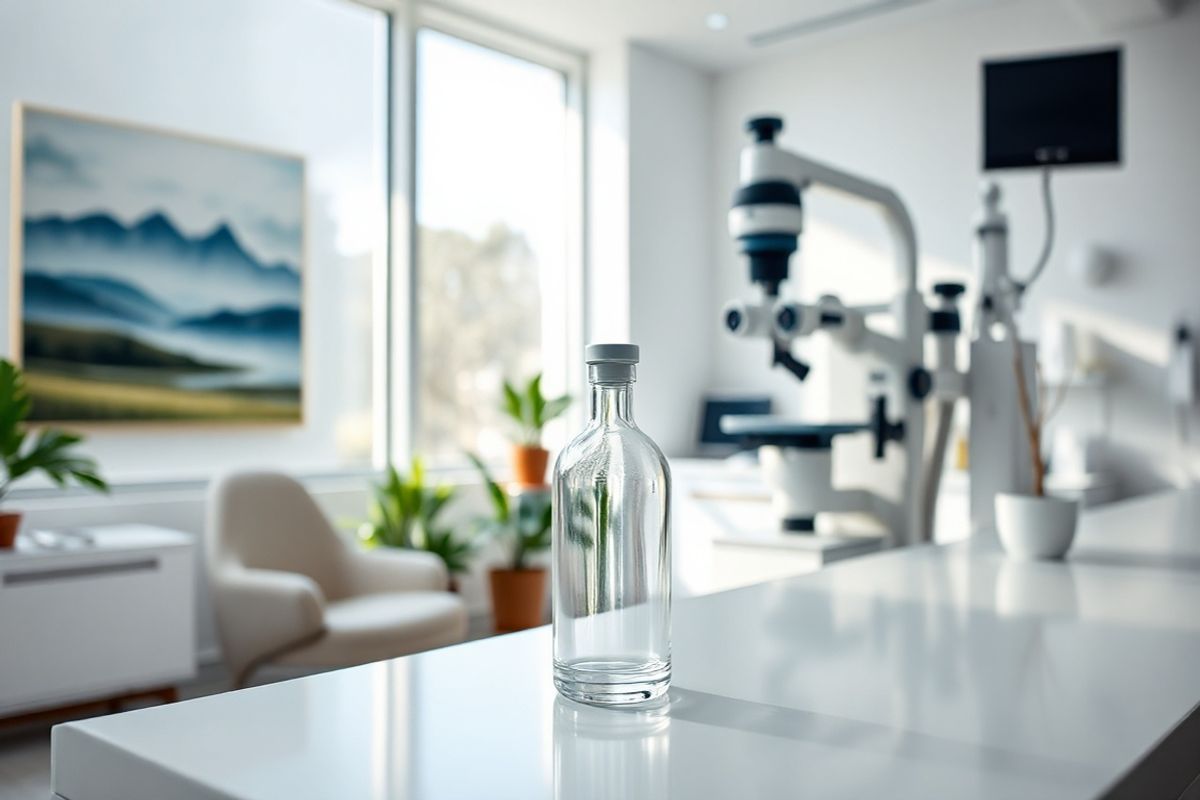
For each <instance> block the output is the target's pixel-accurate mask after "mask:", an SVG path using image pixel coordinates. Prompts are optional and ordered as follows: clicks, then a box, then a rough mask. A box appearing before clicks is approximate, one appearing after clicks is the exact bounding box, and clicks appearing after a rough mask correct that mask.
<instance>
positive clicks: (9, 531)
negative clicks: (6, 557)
mask: <svg viewBox="0 0 1200 800" xmlns="http://www.w3.org/2000/svg"><path fill="white" fill-rule="evenodd" d="M19 530H21V513H20V512H19V511H0V550H11V549H12V548H13V545H15V544H16V543H17V531H19Z"/></svg>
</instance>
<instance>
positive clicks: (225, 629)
mask: <svg viewBox="0 0 1200 800" xmlns="http://www.w3.org/2000/svg"><path fill="white" fill-rule="evenodd" d="M212 588H213V602H214V605H215V606H216V611H217V615H218V618H219V619H220V622H221V626H220V627H221V646H222V649H223V651H224V656H225V659H226V661H227V662H228V664H229V667H230V671H231V672H233V674H234V675H235V676H241V675H243V674H244V673H245V672H246V671H247V669H248V668H249V667H251V666H253V665H254V664H256V663H257V662H259V661H261V660H264V659H266V658H270V657H271V656H273V655H276V654H278V653H280V652H283V651H286V650H288V649H290V648H291V647H292V646H294V645H298V644H301V643H303V642H306V641H309V640H311V639H312V638H314V637H316V636H319V635H320V634H321V632H322V631H323V630H324V629H325V597H324V594H323V593H322V592H321V588H320V587H319V586H317V584H316V582H315V581H313V580H312V579H311V578H309V577H308V576H306V575H300V574H298V573H294V572H281V571H278V570H267V569H248V568H243V567H231V568H228V569H225V570H222V571H220V572H219V573H217V574H215V575H213V578H212Z"/></svg>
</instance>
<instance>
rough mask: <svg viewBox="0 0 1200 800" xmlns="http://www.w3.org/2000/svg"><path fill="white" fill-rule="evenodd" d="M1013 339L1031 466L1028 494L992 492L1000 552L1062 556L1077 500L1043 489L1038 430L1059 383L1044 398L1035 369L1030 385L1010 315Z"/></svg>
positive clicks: (1073, 523) (1071, 534) (1060, 396)
mask: <svg viewBox="0 0 1200 800" xmlns="http://www.w3.org/2000/svg"><path fill="white" fill-rule="evenodd" d="M1006 328H1007V330H1008V335H1009V338H1010V339H1011V341H1012V342H1013V347H1014V355H1013V370H1014V372H1015V373H1016V375H1015V379H1016V385H1017V406H1018V408H1019V409H1020V412H1021V422H1022V425H1023V427H1024V433H1025V438H1026V440H1027V442H1028V445H1029V456H1030V461H1031V466H1032V468H1033V485H1032V487H1031V489H1032V492H1031V493H1030V494H1021V493H1015V492H999V493H997V494H996V501H995V502H996V531H997V533H998V534H999V536H1000V543H1001V544H1002V545H1003V546H1004V550H1005V552H1007V553H1008V554H1009V555H1011V556H1013V557H1015V558H1021V559H1050V558H1062V557H1063V556H1064V555H1065V554H1066V552H1067V550H1069V549H1070V547H1071V542H1072V541H1073V540H1074V538H1075V526H1076V522H1077V521H1078V517H1079V503H1078V501H1077V500H1072V499H1067V498H1062V497H1050V496H1048V495H1047V494H1046V461H1045V459H1044V458H1043V457H1042V442H1043V433H1044V430H1045V425H1046V421H1047V420H1048V419H1049V418H1050V416H1052V415H1053V413H1054V412H1055V411H1056V410H1057V408H1058V406H1059V405H1060V404H1061V402H1062V400H1063V397H1064V391H1065V389H1064V387H1063V386H1060V387H1059V393H1058V396H1057V397H1056V398H1055V399H1054V400H1053V401H1052V402H1050V403H1047V397H1046V391H1045V383H1044V381H1042V380H1041V379H1040V375H1037V374H1036V373H1037V371H1036V369H1035V371H1034V372H1035V383H1036V385H1035V386H1034V387H1030V386H1029V383H1028V380H1027V379H1026V371H1025V359H1024V355H1023V352H1022V346H1021V340H1020V337H1019V336H1018V334H1017V327H1016V323H1015V322H1013V320H1012V318H1011V316H1010V317H1009V319H1008V322H1007V324H1006ZM1031 389H1033V390H1034V391H1036V396H1037V399H1038V404H1037V408H1036V409H1034V408H1033V403H1032V397H1031V396H1032V395H1033V392H1031Z"/></svg>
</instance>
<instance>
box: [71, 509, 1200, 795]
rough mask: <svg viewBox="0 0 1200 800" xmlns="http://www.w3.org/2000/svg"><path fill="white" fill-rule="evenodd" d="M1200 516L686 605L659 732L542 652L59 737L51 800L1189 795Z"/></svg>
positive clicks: (167, 710)
mask: <svg viewBox="0 0 1200 800" xmlns="http://www.w3.org/2000/svg"><path fill="white" fill-rule="evenodd" d="M1198 511H1200V495H1198V494H1196V493H1190V494H1188V493H1177V494H1169V495H1160V496H1156V497H1153V498H1149V499H1143V500H1138V501H1133V502H1130V503H1126V504H1119V505H1117V506H1110V507H1108V508H1107V509H1105V510H1102V511H1099V512H1096V513H1095V514H1090V515H1086V516H1085V518H1084V522H1083V526H1082V530H1081V534H1080V538H1079V540H1078V541H1077V545H1076V549H1075V550H1074V551H1073V552H1072V554H1071V557H1070V559H1069V560H1068V561H1067V562H1065V563H1019V562H1013V561H1009V560H1006V559H1005V558H1004V557H1003V556H1002V555H1001V554H1000V553H998V552H996V551H995V550H994V549H992V548H990V547H988V546H986V545H980V544H967V543H964V544H957V545H950V546H945V547H932V546H930V547H922V548H913V549H909V550H906V551H892V552H889V553H885V554H881V555H877V556H868V557H865V558H860V559H855V560H852V561H847V562H844V563H841V564H838V565H836V566H834V567H832V568H830V569H827V570H824V571H822V572H820V573H816V574H812V575H806V576H802V577H798V578H792V579H787V580H780V581H775V582H772V583H767V584H762V585H758V586H752V587H748V588H744V589H739V590H736V591H730V592H724V593H721V594H716V595H709V596H705V597H696V598H689V599H686V600H683V601H681V602H679V603H678V604H677V606H676V611H675V621H674V637H673V639H674V668H675V673H674V681H673V685H672V689H671V693H670V703H669V705H668V706H667V707H666V708H664V709H660V710H658V711H648V712H628V711H609V710H600V709H592V708H588V707H584V706H578V705H575V704H571V703H568V702H566V701H563V700H559V699H558V698H557V697H556V695H555V692H554V689H553V687H552V685H551V680H550V636H549V630H548V629H547V628H541V629H537V630H534V631H528V632H525V633H520V634H513V635H509V636H503V637H498V638H494V639H490V640H485V641H480V642H474V643H471V644H466V645H460V646H457V647H451V648H447V649H444V650H439V651H434V652H430V653H425V654H422V655H418V656H412V657H409V658H402V659H397V660H394V661H389V662H381V663H378V664H371V665H368V666H364V667H357V668H353V669H347V670H341V671H338V672H332V673H327V674H324V675H318V676H314V677H310V678H304V679H300V680H295V681H290V682H287V683H280V684H274V685H270V686H264V687H259V688H254V689H248V690H244V691H241V692H235V693H229V694H224V695H219V696H214V697H208V698H203V699H199V700H193V701H190V702H185V703H178V704H175V705H172V706H166V707H157V708H150V709H145V710H142V711H135V712H130V713H126V714H120V715H116V716H110V717H101V718H97V719H92V720H87V721H83V722H75V723H69V724H66V725H60V726H58V727H57V728H55V730H54V743H53V752H54V767H53V773H54V774H53V783H54V788H55V791H57V792H58V793H59V794H60V795H61V796H63V797H65V798H67V799H68V800H110V799H111V800H115V799H116V798H121V799H122V800H139V798H162V797H170V798H173V799H174V800H200V799H201V798H204V799H206V800H207V799H209V798H246V799H249V798H291V799H292V800H306V799H307V798H341V799H344V800H359V799H360V798H361V799H366V798H475V797H480V798H482V797H487V798H541V797H555V798H560V799H561V798H588V797H595V798H618V797H619V798H640V797H645V798H659V797H680V798H699V797H704V798H720V797H730V798H735V797H736V798H743V797H782V796H808V797H855V798H858V797H870V796H876V795H879V796H887V797H901V798H909V797H911V798H940V797H977V798H1011V797H1021V798H1041V797H1047V798H1071V797H1095V796H1098V795H1101V794H1103V793H1104V792H1105V791H1106V790H1107V789H1109V788H1110V787H1112V786H1113V785H1114V782H1116V781H1118V780H1121V779H1122V778H1123V776H1124V780H1126V781H1127V782H1126V783H1124V784H1120V788H1121V790H1122V791H1126V790H1128V795H1129V796H1139V797H1153V796H1158V793H1159V792H1160V791H1162V790H1163V788H1164V787H1169V786H1176V785H1177V784H1179V783H1180V782H1181V781H1182V785H1178V786H1177V789H1176V793H1178V791H1181V790H1182V788H1183V786H1186V782H1187V778H1188V777H1190V776H1191V775H1192V774H1194V773H1195V772H1197V771H1200V767H1198V766H1197V765H1196V760H1197V758H1198V757H1197V753H1200V745H1198V744H1197V741H1198V738H1200V737H1198V734H1197V730H1196V729H1197V727H1198V726H1200V713H1197V712H1196V710H1195V708H1196V705H1197V703H1198V702H1200V666H1198V665H1200V515H1198ZM1185 719H1186V720H1187V721H1186V722H1184V720H1185ZM1181 723H1183V724H1181ZM1138 764H1143V765H1152V767H1153V768H1152V769H1149V768H1148V767H1147V768H1145V769H1141V770H1138V769H1134V771H1133V772H1132V773H1130V772H1129V771H1130V770H1131V769H1133V768H1134V767H1135V765H1138ZM1172 796H1173V795H1172Z"/></svg>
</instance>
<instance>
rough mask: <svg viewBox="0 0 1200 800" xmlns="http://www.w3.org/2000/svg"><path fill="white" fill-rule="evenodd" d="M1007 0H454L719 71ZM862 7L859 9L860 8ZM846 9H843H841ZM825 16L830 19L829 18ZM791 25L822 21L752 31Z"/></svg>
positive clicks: (489, 13) (565, 40)
mask: <svg viewBox="0 0 1200 800" xmlns="http://www.w3.org/2000/svg"><path fill="white" fill-rule="evenodd" d="M1003 1H1005V0H453V5H454V6H455V7H457V8H459V9H462V10H464V11H468V12H470V13H472V14H474V15H477V16H479V17H481V18H483V19H488V20H492V21H496V22H501V23H505V24H507V25H509V26H510V27H512V28H514V29H517V30H520V31H523V32H527V33H530V34H535V35H537V36H539V37H541V38H544V39H547V40H549V41H552V42H555V43H558V44H561V45H566V46H570V47H573V48H576V49H580V50H594V49H597V48H601V47H605V46H608V45H612V44H614V43H617V42H622V41H635V42H639V43H643V44H647V45H650V46H652V47H654V48H655V49H658V50H661V51H662V52H665V53H668V54H670V55H673V56H675V57H677V58H679V59H681V60H683V61H685V62H688V63H691V64H693V65H695V66H697V67H700V68H702V69H706V70H710V71H713V72H719V71H722V70H725V69H729V68H732V67H737V66H741V65H743V64H746V63H749V62H751V61H754V60H757V59H762V58H770V57H773V56H775V55H778V54H781V53H784V52H788V51H790V50H794V49H796V48H798V47H802V46H804V44H805V43H811V42H812V41H814V40H815V39H818V38H822V37H829V36H838V35H848V34H850V33H852V32H854V31H856V30H861V29H864V28H867V27H874V26H880V25H891V24H896V23H897V22H899V21H901V20H906V19H908V20H911V19H912V18H914V17H918V16H920V15H923V14H941V13H947V12H953V11H957V10H961V9H962V8H964V7H966V6H970V5H977V4H981V3H994V2H1003ZM859 11H865V12H866V13H864V14H863V16H862V17H857V18H856V13H857V12H859ZM713 12H720V13H722V14H725V15H726V16H727V17H728V19H729V25H728V27H727V28H726V29H725V30H722V31H713V30H709V28H708V27H707V25H706V24H705V18H706V17H707V16H708V15H709V14H711V13H713ZM842 15H844V16H842ZM824 23H831V24H830V25H827V26H826V25H824ZM794 25H802V26H804V25H816V26H820V27H821V28H822V29H821V30H817V31H806V32H803V33H800V34H799V35H795V36H785V37H784V38H783V40H782V41H777V42H773V43H770V44H764V45H763V46H755V45H754V44H752V43H751V38H752V37H755V36H758V35H761V34H764V33H770V32H778V33H780V34H784V33H785V32H786V30H787V29H788V28H790V27H791V26H794Z"/></svg>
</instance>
